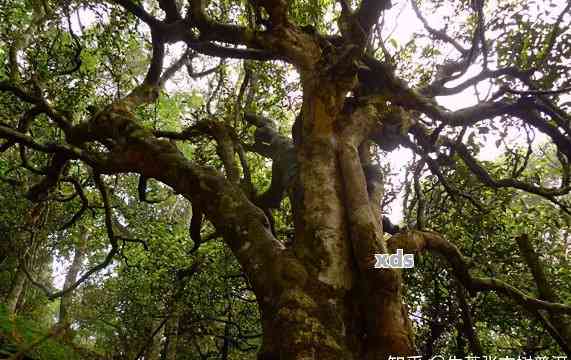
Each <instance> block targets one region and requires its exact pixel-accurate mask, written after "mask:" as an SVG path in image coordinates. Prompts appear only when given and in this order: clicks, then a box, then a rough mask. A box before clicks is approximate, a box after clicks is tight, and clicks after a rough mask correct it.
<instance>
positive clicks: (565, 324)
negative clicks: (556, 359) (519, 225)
mask: <svg viewBox="0 0 571 360" xmlns="http://www.w3.org/2000/svg"><path fill="white" fill-rule="evenodd" d="M516 240H517V244H518V246H519V250H520V253H521V255H522V257H523V259H524V261H525V262H526V264H527V266H528V267H529V269H530V271H531V274H532V275H533V279H534V281H535V284H536V286H537V291H538V293H539V298H540V299H542V300H547V301H549V302H554V303H558V302H561V301H560V300H561V299H560V298H559V296H558V295H557V293H556V292H555V290H554V289H553V287H552V286H551V284H550V283H549V281H548V280H547V276H546V275H545V270H544V268H543V264H542V263H541V261H540V259H539V256H538V255H537V252H536V251H535V249H534V248H533V245H532V243H531V241H530V240H529V237H528V236H527V235H526V234H524V235H521V236H519V237H518V238H516ZM548 319H549V321H550V322H551V323H552V324H553V327H554V328H555V330H556V331H557V332H558V333H559V336H560V338H561V340H563V341H564V342H565V344H566V345H567V347H571V322H570V321H569V320H568V319H565V318H563V317H562V316H561V314H553V313H548Z"/></svg>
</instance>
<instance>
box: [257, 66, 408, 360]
mask: <svg viewBox="0 0 571 360" xmlns="http://www.w3.org/2000/svg"><path fill="white" fill-rule="evenodd" d="M306 76H307V77H306V78H305V79H304V81H303V83H304V94H305V95H304V104H303V109H302V116H301V125H300V126H301V134H300V135H301V136H300V137H299V140H298V141H297V142H296V151H297V154H298V156H297V161H298V166H299V180H298V184H299V188H298V189H296V191H297V192H298V196H294V197H293V198H294V199H299V200H298V201H299V203H298V204H294V206H293V209H294V212H295V211H297V212H298V214H294V218H295V219H296V221H297V222H296V224H295V226H296V237H295V241H294V245H293V249H292V253H291V255H292V257H293V258H295V259H296V263H297V264H298V265H297V266H299V270H298V272H299V274H295V276H292V278H291V279H289V284H288V286H287V287H286V288H285V289H284V290H283V291H282V292H281V293H280V294H279V296H278V297H277V302H275V303H274V304H275V306H274V307H262V319H263V327H264V347H263V351H262V352H261V354H260V359H370V360H373V359H375V360H376V359H379V360H380V359H387V358H388V357H389V356H390V355H393V356H405V355H413V354H414V351H415V349H414V342H413V339H412V332H411V327H410V323H409V320H408V314H407V311H406V308H405V306H404V304H403V302H402V295H401V287H402V285H401V283H402V280H401V275H400V272H399V271H396V270H393V269H382V270H381V269H373V268H372V263H371V257H372V256H373V254H374V253H375V252H377V253H379V252H380V253H386V252H387V250H386V249H387V247H386V245H385V244H384V240H383V231H382V225H381V221H380V220H381V217H380V213H378V212H376V210H377V209H378V204H376V203H375V201H376V200H377V199H378V197H376V196H375V195H376V194H375V192H374V191H371V190H372V189H371V188H374V186H372V185H376V186H377V187H379V186H380V185H381V184H380V183H379V179H377V184H372V185H371V184H368V183H367V179H366V177H365V174H364V170H363V166H364V164H363V163H362V162H361V159H360V155H359V150H358V149H359V146H360V145H361V144H362V143H363V142H364V141H365V140H366V135H367V133H368V130H369V128H368V127H370V126H371V125H372V123H371V121H370V120H366V119H365V118H366V117H365V116H364V115H370V114H369V113H367V114H365V113H363V112H361V113H359V112H355V113H347V112H346V109H344V104H345V95H346V93H347V88H346V87H343V86H339V84H340V82H329V81H322V80H321V79H319V78H314V77H313V75H307V74H306ZM302 78H303V75H302ZM341 84H343V82H341ZM363 111H364V112H367V111H372V112H374V111H375V109H373V108H371V109H365V110H363ZM298 126H299V125H298ZM368 185H371V186H368ZM381 187H382V186H381ZM373 190H374V189H373ZM294 202H295V201H294ZM292 275H294V274H292Z"/></svg>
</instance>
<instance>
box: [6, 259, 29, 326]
mask: <svg viewBox="0 0 571 360" xmlns="http://www.w3.org/2000/svg"><path fill="white" fill-rule="evenodd" d="M20 261H23V260H20ZM25 285H26V273H25V272H24V269H23V265H22V264H20V265H19V266H18V269H17V270H16V275H15V276H14V280H13V281H12V287H11V288H10V292H9V293H8V295H7V296H6V308H7V311H8V314H9V315H14V314H16V310H17V305H18V302H19V300H20V295H21V294H22V292H23V290H24V286H25Z"/></svg>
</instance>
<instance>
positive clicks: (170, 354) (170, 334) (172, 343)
mask: <svg viewBox="0 0 571 360" xmlns="http://www.w3.org/2000/svg"><path fill="white" fill-rule="evenodd" d="M178 325H179V315H178V313H177V312H176V311H175V313H174V314H172V316H171V317H170V318H169V319H168V320H167V323H166V324H165V346H164V349H163V358H164V360H176V350H177V346H178Z"/></svg>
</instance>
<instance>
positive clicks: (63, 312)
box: [58, 227, 89, 327]
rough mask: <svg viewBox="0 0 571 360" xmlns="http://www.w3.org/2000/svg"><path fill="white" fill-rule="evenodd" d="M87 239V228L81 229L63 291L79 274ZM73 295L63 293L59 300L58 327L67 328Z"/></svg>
mask: <svg viewBox="0 0 571 360" xmlns="http://www.w3.org/2000/svg"><path fill="white" fill-rule="evenodd" d="M88 239H89V231H88V230H87V228H85V227H82V228H81V233H80V235H79V241H78V243H77V244H76V246H75V253H74V255H73V261H72V262H71V265H70V267H69V270H68V271H67V274H66V276H65V281H64V285H63V288H64V289H67V288H68V287H70V286H71V285H72V284H74V283H75V281H76V280H77V275H78V274H79V271H80V270H81V264H82V262H83V259H84V257H85V248H86V245H87V240H88ZM73 294H74V291H70V292H67V293H65V294H64V295H63V296H62V298H61V302H60V306H59V317H58V323H59V324H60V325H64V324H65V326H66V327H68V326H69V322H70V318H69V308H70V305H71V303H72V302H73Z"/></svg>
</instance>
